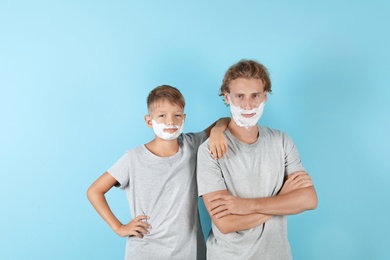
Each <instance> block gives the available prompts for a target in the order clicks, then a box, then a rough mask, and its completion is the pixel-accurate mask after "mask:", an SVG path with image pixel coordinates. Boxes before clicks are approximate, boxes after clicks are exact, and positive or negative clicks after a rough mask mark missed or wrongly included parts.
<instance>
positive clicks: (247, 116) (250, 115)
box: [241, 113, 256, 118]
mask: <svg viewBox="0 0 390 260" xmlns="http://www.w3.org/2000/svg"><path fill="white" fill-rule="evenodd" d="M241 115H242V116H243V117H245V118H251V117H253V116H255V115H256V114H255V113H252V114H241Z"/></svg>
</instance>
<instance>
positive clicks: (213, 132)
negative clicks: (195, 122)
mask: <svg viewBox="0 0 390 260" xmlns="http://www.w3.org/2000/svg"><path fill="white" fill-rule="evenodd" d="M229 122H230V118H229V117H224V118H220V119H218V121H216V122H215V123H213V124H212V125H210V126H209V127H208V128H206V129H205V130H204V131H205V132H206V134H207V136H209V137H210V143H209V146H210V153H211V154H212V155H213V157H214V158H215V159H221V158H222V157H223V156H224V155H225V153H226V151H227V142H226V138H225V135H224V131H225V130H226V128H227V126H228V124H229Z"/></svg>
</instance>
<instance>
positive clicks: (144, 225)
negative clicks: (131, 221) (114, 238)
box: [137, 221, 152, 229]
mask: <svg viewBox="0 0 390 260" xmlns="http://www.w3.org/2000/svg"><path fill="white" fill-rule="evenodd" d="M137 226H138V227H143V228H148V229H151V228H152V226H151V225H150V224H149V223H147V222H143V221H141V222H139V223H138V225H137Z"/></svg>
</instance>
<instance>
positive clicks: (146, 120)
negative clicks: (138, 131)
mask: <svg viewBox="0 0 390 260" xmlns="http://www.w3.org/2000/svg"><path fill="white" fill-rule="evenodd" d="M144 120H145V123H146V125H147V126H149V127H150V128H153V124H152V117H151V116H150V115H145V117H144Z"/></svg>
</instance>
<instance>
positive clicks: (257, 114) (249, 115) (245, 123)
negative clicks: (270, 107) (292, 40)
mask: <svg viewBox="0 0 390 260" xmlns="http://www.w3.org/2000/svg"><path fill="white" fill-rule="evenodd" d="M227 98H228V100H229V105H230V112H231V114H232V118H233V120H234V122H235V123H236V124H237V125H238V126H240V127H245V128H250V127H252V126H255V125H256V124H257V122H258V121H259V120H260V118H261V116H262V115H263V110H264V106H265V101H263V102H261V103H260V105H259V106H258V107H255V108H252V109H249V110H248V109H242V108H240V107H239V106H235V105H234V104H233V102H232V100H231V97H230V95H227Z"/></svg>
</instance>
